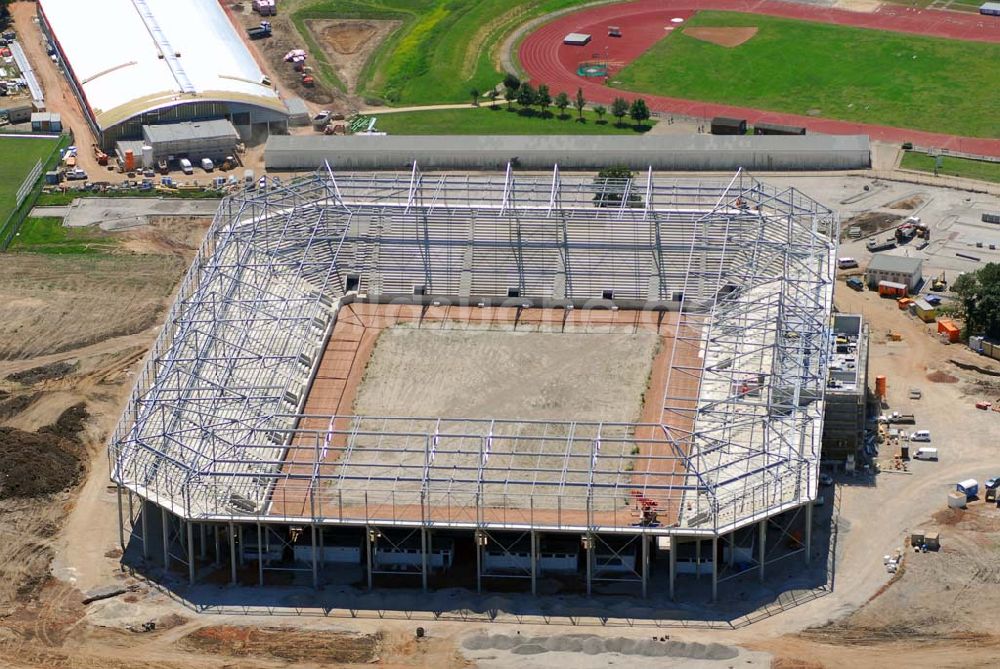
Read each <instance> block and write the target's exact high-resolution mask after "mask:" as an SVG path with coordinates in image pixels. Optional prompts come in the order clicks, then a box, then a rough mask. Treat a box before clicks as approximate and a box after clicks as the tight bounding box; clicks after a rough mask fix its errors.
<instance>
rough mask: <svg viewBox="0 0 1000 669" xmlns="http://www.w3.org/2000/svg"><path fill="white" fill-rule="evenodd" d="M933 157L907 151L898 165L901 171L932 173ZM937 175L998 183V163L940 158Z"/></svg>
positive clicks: (999, 178) (999, 164)
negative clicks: (939, 167)
mask: <svg viewBox="0 0 1000 669" xmlns="http://www.w3.org/2000/svg"><path fill="white" fill-rule="evenodd" d="M935 160H936V158H935V157H934V156H929V155H927V154H926V153H917V152H916V151H907V152H906V153H904V154H903V160H902V162H901V163H900V164H899V166H900V167H902V168H903V169H908V170H919V171H921V172H930V173H932V174H933V172H934V161H935ZM938 174H939V175H944V176H950V177H964V178H966V179H978V180H979V181H991V182H993V183H1000V163H990V162H987V161H985V160H969V159H968V158H954V157H952V156H942V158H941V169H939V170H938Z"/></svg>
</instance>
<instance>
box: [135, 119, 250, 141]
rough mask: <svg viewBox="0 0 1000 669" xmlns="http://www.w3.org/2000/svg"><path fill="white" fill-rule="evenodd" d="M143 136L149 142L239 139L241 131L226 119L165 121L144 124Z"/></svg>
mask: <svg viewBox="0 0 1000 669" xmlns="http://www.w3.org/2000/svg"><path fill="white" fill-rule="evenodd" d="M142 136H143V137H144V138H145V139H146V140H147V141H149V142H174V141H178V140H199V139H220V138H222V139H232V140H233V141H234V142H236V141H239V138H240V136H239V133H237V132H236V128H235V127H233V124H232V123H230V122H229V121H227V120H226V119H216V120H211V121H194V122H185V123H165V124H163V125H144V126H142Z"/></svg>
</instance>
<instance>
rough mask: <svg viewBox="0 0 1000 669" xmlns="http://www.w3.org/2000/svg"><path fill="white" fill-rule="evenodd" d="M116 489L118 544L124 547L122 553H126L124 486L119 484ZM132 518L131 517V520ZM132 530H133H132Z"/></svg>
mask: <svg viewBox="0 0 1000 669" xmlns="http://www.w3.org/2000/svg"><path fill="white" fill-rule="evenodd" d="M116 489H117V491H118V544H119V545H120V546H121V547H122V553H123V554H124V553H125V518H124V512H123V511H122V487H121V485H120V484H119V485H117V486H116ZM131 521H132V518H131V517H129V522H131ZM130 531H131V530H130Z"/></svg>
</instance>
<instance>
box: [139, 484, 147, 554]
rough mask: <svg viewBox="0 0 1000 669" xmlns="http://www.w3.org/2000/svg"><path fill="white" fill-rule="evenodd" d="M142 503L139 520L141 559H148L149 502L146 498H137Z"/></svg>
mask: <svg viewBox="0 0 1000 669" xmlns="http://www.w3.org/2000/svg"><path fill="white" fill-rule="evenodd" d="M139 501H140V502H141V503H142V511H140V512H139V513H140V514H141V516H142V517H141V518H140V520H141V521H142V559H143V560H145V561H147V562H148V561H149V507H150V504H149V502H147V501H146V500H144V499H142V498H141V497H140V498H139Z"/></svg>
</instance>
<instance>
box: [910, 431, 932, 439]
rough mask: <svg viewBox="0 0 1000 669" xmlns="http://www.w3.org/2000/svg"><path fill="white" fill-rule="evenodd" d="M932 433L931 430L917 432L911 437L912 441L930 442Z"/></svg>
mask: <svg viewBox="0 0 1000 669" xmlns="http://www.w3.org/2000/svg"><path fill="white" fill-rule="evenodd" d="M930 440H931V431H930V430H917V431H916V432H914V433H913V434H911V435H910V441H930Z"/></svg>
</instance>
